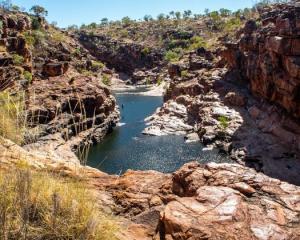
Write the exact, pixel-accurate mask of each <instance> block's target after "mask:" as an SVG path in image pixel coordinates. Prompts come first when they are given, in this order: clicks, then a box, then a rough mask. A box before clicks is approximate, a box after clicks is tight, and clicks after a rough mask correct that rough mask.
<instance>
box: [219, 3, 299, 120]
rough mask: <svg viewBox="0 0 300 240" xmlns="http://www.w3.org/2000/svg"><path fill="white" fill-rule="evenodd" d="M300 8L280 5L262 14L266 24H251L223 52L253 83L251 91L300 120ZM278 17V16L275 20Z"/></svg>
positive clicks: (232, 64)
mask: <svg viewBox="0 0 300 240" xmlns="http://www.w3.org/2000/svg"><path fill="white" fill-rule="evenodd" d="M299 11H300V9H299V7H297V6H293V5H276V7H275V8H273V9H270V8H266V9H264V10H263V11H262V12H261V18H262V23H263V25H262V26H261V27H259V28H258V27H256V26H255V22H253V21H250V22H248V23H247V24H246V25H245V28H244V30H243V35H242V36H241V38H240V40H239V42H238V43H237V44H228V45H227V49H226V50H225V51H224V52H223V57H225V58H226V60H227V62H228V65H229V67H231V68H233V69H238V70H239V71H240V72H241V74H242V75H243V77H244V78H246V79H248V80H249V81H250V87H251V91H252V92H253V93H254V94H256V95H259V96H260V97H263V98H265V99H267V100H270V101H272V102H274V103H277V104H278V105H280V106H281V107H283V108H284V109H285V110H286V111H287V112H289V113H290V114H291V115H293V116H294V117H296V118H300V104H299V101H300V31H299V30H300V14H299ZM275 16H276V17H275Z"/></svg>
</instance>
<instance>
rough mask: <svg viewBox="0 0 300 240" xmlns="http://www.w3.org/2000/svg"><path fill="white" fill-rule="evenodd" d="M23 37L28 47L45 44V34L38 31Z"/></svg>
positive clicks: (27, 33)
mask: <svg viewBox="0 0 300 240" xmlns="http://www.w3.org/2000/svg"><path fill="white" fill-rule="evenodd" d="M24 37H25V40H26V43H27V44H28V45H29V46H36V45H39V44H42V43H44V42H45V39H46V33H45V32H43V31H40V30H35V31H32V32H26V33H25V34H24Z"/></svg>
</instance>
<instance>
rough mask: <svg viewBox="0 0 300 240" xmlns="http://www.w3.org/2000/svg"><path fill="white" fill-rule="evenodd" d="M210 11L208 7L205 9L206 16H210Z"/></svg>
mask: <svg viewBox="0 0 300 240" xmlns="http://www.w3.org/2000/svg"><path fill="white" fill-rule="evenodd" d="M209 12H210V11H209V9H208V8H205V9H204V13H205V15H206V16H208V15H209Z"/></svg>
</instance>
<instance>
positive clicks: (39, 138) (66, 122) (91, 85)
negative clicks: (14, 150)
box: [26, 76, 119, 158]
mask: <svg viewBox="0 0 300 240" xmlns="http://www.w3.org/2000/svg"><path fill="white" fill-rule="evenodd" d="M45 89H47V91H45ZM29 91H31V92H33V93H35V94H33V95H31V96H30V98H29V100H28V111H29V122H30V124H31V125H32V126H36V127H35V128H32V130H31V132H32V134H30V132H29V133H28V141H31V140H32V139H33V140H34V141H36V142H35V143H33V144H30V145H28V146H26V148H27V149H31V150H33V149H36V150H37V151H40V150H41V149H45V152H52V153H55V152H56V153H55V154H56V155H57V154H61V156H60V158H66V156H65V157H63V155H64V154H63V153H66V151H65V150H62V149H61V148H65V146H63V145H66V146H67V149H73V150H74V149H78V148H80V147H81V146H85V145H89V144H93V143H97V142H100V141H101V140H102V139H103V138H104V136H105V135H106V134H107V133H108V132H110V131H111V130H112V128H113V127H114V126H115V124H116V123H117V122H118V120H119V112H118V109H117V106H116V101H115V98H114V97H113V96H112V95H111V94H110V92H109V90H108V89H107V88H106V87H105V86H104V85H101V84H99V81H98V80H97V79H96V78H92V77H83V76H79V77H74V78H73V79H72V81H71V82H70V79H69V78H68V77H67V76H59V77H54V78H49V79H47V80H40V81H38V82H35V83H33V84H32V85H31V86H30V88H29ZM36 128H39V130H38V131H37V133H36ZM35 134H37V135H35ZM34 135H35V136H34ZM31 138H32V139H31ZM47 148H48V151H47ZM67 154H68V153H67ZM70 154H71V153H69V154H68V155H70Z"/></svg>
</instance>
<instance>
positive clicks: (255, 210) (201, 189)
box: [94, 163, 300, 240]
mask: <svg viewBox="0 0 300 240" xmlns="http://www.w3.org/2000/svg"><path fill="white" fill-rule="evenodd" d="M94 181H95V182H94V184H95V185H96V186H97V187H98V189H100V190H101V191H103V192H102V193H103V195H102V197H101V199H102V201H103V203H108V205H110V206H111V207H112V206H113V207H112V208H113V209H114V210H113V211H114V212H116V213H118V214H119V215H121V216H125V217H126V218H129V219H131V220H132V221H133V222H135V223H136V224H139V225H141V226H143V228H146V229H148V233H147V234H148V237H147V238H145V239H180V240H181V239H234V238H240V239H297V238H299V237H300V224H299V222H300V221H299V220H300V219H299V211H300V208H299V204H298V202H299V200H300V189H299V187H296V186H293V185H290V184H288V183H285V182H281V181H279V180H275V179H272V178H269V177H267V176H265V175H263V174H262V173H257V172H255V171H254V170H252V169H249V168H247V167H243V166H239V165H235V164H214V163H211V164H208V165H207V166H201V165H200V164H198V163H190V164H187V165H185V166H184V167H182V168H181V169H180V170H178V171H177V172H175V173H174V174H173V175H172V176H171V175H164V174H160V173H157V172H152V171H149V172H134V171H129V172H127V173H126V174H124V175H123V176H120V177H119V178H116V179H115V182H114V184H113V185H111V184H109V181H108V179H107V178H106V177H104V179H102V178H100V179H97V178H95V179H94ZM107 193H109V194H108V195H107ZM104 196H105V197H104ZM149 237H150V238H149Z"/></svg>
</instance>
